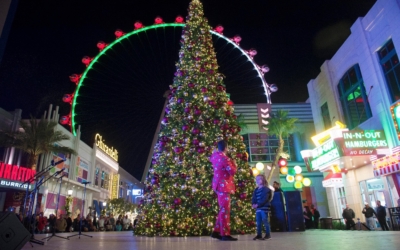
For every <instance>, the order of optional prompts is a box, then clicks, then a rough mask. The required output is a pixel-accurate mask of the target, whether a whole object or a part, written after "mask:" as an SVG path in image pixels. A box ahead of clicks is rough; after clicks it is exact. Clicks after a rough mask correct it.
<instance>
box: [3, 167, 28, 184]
mask: <svg viewBox="0 0 400 250" xmlns="http://www.w3.org/2000/svg"><path fill="white" fill-rule="evenodd" d="M35 174H36V171H35V170H32V169H29V168H24V167H18V166H16V165H11V164H5V163H0V178H2V179H6V180H12V181H21V182H25V181H27V180H29V179H30V178H32V177H33V176H35Z"/></svg>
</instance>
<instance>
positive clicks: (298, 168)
mask: <svg viewBox="0 0 400 250" xmlns="http://www.w3.org/2000/svg"><path fill="white" fill-rule="evenodd" d="M301 170H302V169H301V167H300V166H294V171H296V174H300V173H301Z"/></svg>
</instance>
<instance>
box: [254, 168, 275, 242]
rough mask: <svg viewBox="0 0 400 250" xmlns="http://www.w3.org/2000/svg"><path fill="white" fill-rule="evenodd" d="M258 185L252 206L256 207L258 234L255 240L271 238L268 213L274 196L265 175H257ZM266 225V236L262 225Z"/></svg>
mask: <svg viewBox="0 0 400 250" xmlns="http://www.w3.org/2000/svg"><path fill="white" fill-rule="evenodd" d="M256 183H257V187H256V189H255V190H254V192H253V198H252V201H251V203H252V206H253V208H254V209H256V223H257V235H256V237H254V239H253V240H269V239H271V229H270V225H269V222H268V213H269V211H270V210H271V200H272V198H273V197H274V196H273V193H272V191H271V189H269V188H268V181H267V180H266V179H265V176H264V175H257V177H256ZM263 225H264V227H265V237H264V238H263V237H262V226H263Z"/></svg>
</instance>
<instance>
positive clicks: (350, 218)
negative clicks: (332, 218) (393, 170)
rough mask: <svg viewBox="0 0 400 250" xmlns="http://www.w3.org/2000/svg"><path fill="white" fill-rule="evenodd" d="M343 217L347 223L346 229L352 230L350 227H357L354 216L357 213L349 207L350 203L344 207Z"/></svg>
mask: <svg viewBox="0 0 400 250" xmlns="http://www.w3.org/2000/svg"><path fill="white" fill-rule="evenodd" d="M342 217H343V219H344V222H345V223H346V230H350V228H354V229H355V226H356V223H355V222H354V218H355V217H356V215H355V213H354V211H353V209H351V208H350V207H349V204H346V208H345V209H343V213H342Z"/></svg>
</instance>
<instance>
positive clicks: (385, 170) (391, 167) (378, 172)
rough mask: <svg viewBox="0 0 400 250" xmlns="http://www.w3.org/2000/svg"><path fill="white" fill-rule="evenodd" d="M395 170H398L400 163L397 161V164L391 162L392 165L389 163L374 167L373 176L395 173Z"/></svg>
mask: <svg viewBox="0 0 400 250" xmlns="http://www.w3.org/2000/svg"><path fill="white" fill-rule="evenodd" d="M396 172H400V165H399V163H397V164H393V165H389V166H386V167H383V168H379V169H375V170H374V176H375V177H377V176H381V175H388V174H392V173H396Z"/></svg>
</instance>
